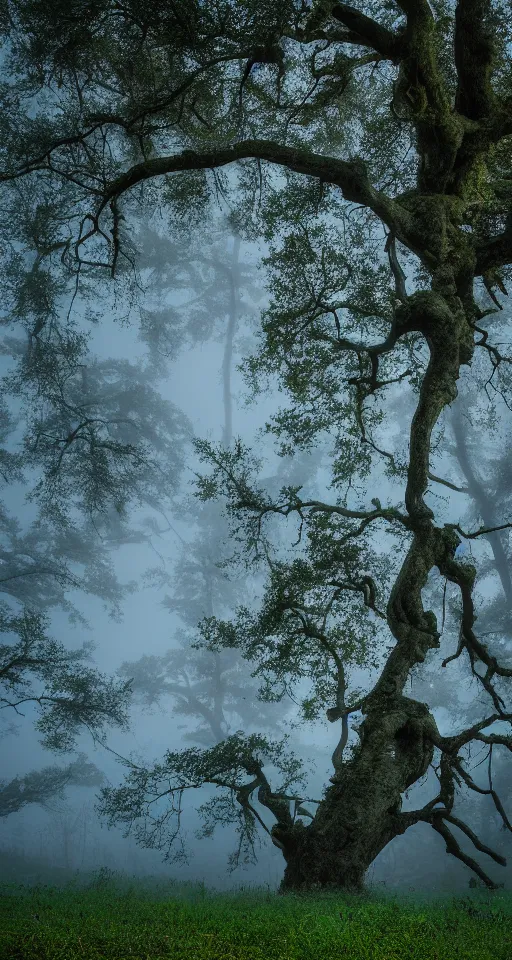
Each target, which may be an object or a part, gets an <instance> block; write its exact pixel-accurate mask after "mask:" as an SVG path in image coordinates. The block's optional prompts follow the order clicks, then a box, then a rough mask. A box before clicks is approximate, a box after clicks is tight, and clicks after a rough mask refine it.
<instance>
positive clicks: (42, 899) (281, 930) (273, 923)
mask: <svg viewBox="0 0 512 960" xmlns="http://www.w3.org/2000/svg"><path fill="white" fill-rule="evenodd" d="M0 958H1V960H78V958H80V960H84V958H87V960H128V958H130V960H178V958H180V960H340V958H346V960H420V958H421V960H453V958H459V960H469V958H471V960H511V958H512V895H511V894H510V893H509V892H507V893H504V892H503V891H501V890H500V891H496V892H493V893H491V894H488V893H486V892H481V891H472V892H471V894H470V895H468V896H465V897H453V898H451V899H450V900H446V899H444V900H441V899H439V900H437V901H436V900H429V901H424V902H421V901H420V900H418V899H415V900H414V901H413V900H411V899H408V898H404V897H401V898H400V900H398V898H397V896H396V895H393V896H392V897H391V898H390V897H389V895H385V896H384V895H380V894H377V895H376V894H373V893H372V894H369V895H368V896H365V897H363V898H361V897H359V898H357V899H355V898H350V897H347V896H346V895H343V896H341V895H337V894H334V893H332V894H323V895H315V896H313V895H308V896H297V895H294V894H286V895H285V896H279V895H277V894H276V893H275V892H273V891H271V890H269V889H265V888H259V889H256V888H250V889H244V888H243V887H242V888H240V890H238V891H236V892H235V893H219V892H211V891H208V890H207V889H206V888H205V886H204V885H203V884H198V885H195V886H191V885H190V884H178V883H175V882H173V883H166V884H165V888H164V887H163V886H162V885H160V886H155V885H150V886H149V887H148V885H147V884H144V883H141V882H139V881H138V880H137V879H136V878H133V880H131V881H129V880H128V879H126V878H125V879H122V878H120V877H119V876H116V875H112V874H111V873H110V871H100V872H99V873H98V874H97V875H96V876H95V877H94V879H93V880H92V882H89V883H88V885H87V886H83V885H82V886H80V885H79V881H78V879H77V881H74V882H73V883H71V884H68V885H67V886H65V887H55V886H53V887H52V886H46V885H38V886H27V885H23V884H19V883H2V884H0Z"/></svg>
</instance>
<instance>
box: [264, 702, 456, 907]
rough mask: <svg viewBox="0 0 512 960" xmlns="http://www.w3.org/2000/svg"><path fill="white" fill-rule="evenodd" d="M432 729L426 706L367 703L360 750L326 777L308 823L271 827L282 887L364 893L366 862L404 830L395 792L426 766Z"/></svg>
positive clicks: (368, 862)
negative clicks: (282, 864) (282, 865)
mask: <svg viewBox="0 0 512 960" xmlns="http://www.w3.org/2000/svg"><path fill="white" fill-rule="evenodd" d="M433 732H437V728H436V725H435V721H434V720H433V718H432V717H431V716H430V714H429V711H428V707H427V706H426V705H425V704H423V703H418V702H417V701H415V700H410V699H408V698H407V697H401V696H398V697H396V698H394V700H393V702H392V704H391V703H390V702H389V701H387V702H386V711H385V713H384V712H383V710H382V705H381V706H379V705H378V702H377V701H375V702H374V705H373V709H372V710H371V711H369V713H368V714H367V715H366V718H365V720H364V722H363V724H362V725H361V728H360V732H359V735H360V737H361V745H360V749H359V752H358V753H357V755H356V756H355V757H354V758H353V759H352V760H351V761H349V762H348V763H346V764H345V765H344V766H343V768H342V770H341V772H339V773H338V774H336V775H335V776H334V777H333V778H332V780H333V781H334V783H333V785H332V786H330V787H328V788H327V791H326V794H325V799H324V800H323V802H322V803H321V804H320V806H319V808H318V811H317V814H316V816H315V819H314V821H313V822H312V823H311V824H310V825H308V827H304V825H303V824H302V823H300V822H299V823H297V824H295V825H294V827H293V829H292V830H291V831H287V830H286V829H284V830H283V829H282V828H281V829H280V827H279V825H277V826H275V827H274V828H273V831H272V833H273V836H274V837H275V839H277V840H279V841H280V842H281V843H282V844H283V847H284V849H283V856H284V858H285V860H286V869H285V873H284V878H283V881H282V884H281V890H282V891H286V890H292V889H293V890H309V889H315V888H322V889H329V888H340V889H346V890H352V891H354V892H363V891H364V877H365V874H366V871H367V870H368V867H369V866H370V865H371V864H372V863H373V861H374V860H375V858H376V857H377V856H378V855H379V853H380V852H381V850H383V849H384V847H385V846H386V844H388V843H389V841H390V840H392V839H393V837H396V836H398V835H399V834H401V833H403V832H404V830H405V829H406V827H405V825H404V824H403V823H401V822H400V819H399V818H398V817H397V814H398V813H399V812H400V807H401V803H402V798H401V794H402V792H403V791H404V790H405V789H407V787H409V786H411V784H413V783H415V782H416V780H417V779H418V778H419V777H421V776H423V774H425V773H426V772H427V770H428V766H429V764H430V763H431V762H432V757H433V753H434V743H433V739H432V733H433Z"/></svg>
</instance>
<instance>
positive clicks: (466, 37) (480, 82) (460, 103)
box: [454, 0, 495, 120]
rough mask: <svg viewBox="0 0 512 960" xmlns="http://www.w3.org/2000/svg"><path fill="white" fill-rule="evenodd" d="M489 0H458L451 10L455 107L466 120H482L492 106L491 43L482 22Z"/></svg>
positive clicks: (490, 36)
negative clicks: (453, 29) (453, 24)
mask: <svg viewBox="0 0 512 960" xmlns="http://www.w3.org/2000/svg"><path fill="white" fill-rule="evenodd" d="M490 7H491V4H490V0H459V2H458V3H457V7H456V10H455V33H454V58H455V68H456V70H457V77H458V83H457V92H456V94H455V109H456V110H457V111H458V112H459V113H463V114H464V116H466V117H468V118H469V119H470V120H485V119H486V118H487V117H490V116H491V114H492V113H493V110H494V100H495V97H494V92H493V89H492V86H491V72H492V65H493V59H494V51H495V44H494V41H493V36H492V32H491V31H490V30H489V28H488V26H487V25H486V20H487V17H488V15H489V12H490Z"/></svg>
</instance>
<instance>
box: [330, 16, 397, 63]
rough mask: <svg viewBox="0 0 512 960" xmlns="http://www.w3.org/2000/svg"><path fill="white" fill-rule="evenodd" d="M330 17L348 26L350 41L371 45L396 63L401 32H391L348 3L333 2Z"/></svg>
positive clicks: (366, 45) (365, 45)
mask: <svg viewBox="0 0 512 960" xmlns="http://www.w3.org/2000/svg"><path fill="white" fill-rule="evenodd" d="M331 17H332V18H333V19H334V20H338V21H339V22H340V23H342V24H343V25H344V26H345V27H348V29H349V30H350V33H351V35H352V37H353V38H357V39H351V41H350V42H351V43H360V44H361V46H364V47H371V48H372V50H375V51H376V52H377V53H379V54H380V55H381V57H384V58H385V59H386V60H391V61H393V63H397V62H398V60H399V58H400V55H401V53H402V47H403V33H402V32H400V33H393V31H392V30H388V29H387V27H383V26H382V25H381V24H380V23H377V21H376V20H372V18H371V17H367V16H366V14H364V13H362V12H361V11H360V10H357V9H356V8H355V7H353V6H351V4H349V3H335V4H334V6H333V8H332V10H331Z"/></svg>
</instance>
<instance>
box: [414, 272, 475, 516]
mask: <svg viewBox="0 0 512 960" xmlns="http://www.w3.org/2000/svg"><path fill="white" fill-rule="evenodd" d="M449 289H450V290H454V287H453V284H452V286H451V288H449ZM401 309H403V310H407V315H408V324H409V326H410V327H411V328H412V329H417V330H421V332H422V333H423V334H424V335H425V338H426V340H427V342H428V345H429V348H430V360H429V364H428V367H427V371H426V373H425V377H424V379H423V382H422V385H421V390H420V397H419V402H418V405H417V408H416V411H415V413H414V417H413V420H412V424H411V440H410V457H409V470H408V479H407V487H406V493H405V503H406V507H407V510H408V513H409V515H410V517H411V519H416V518H417V519H420V518H422V517H430V518H432V516H433V514H432V512H431V510H430V509H429V508H428V507H426V505H425V504H424V502H423V495H424V493H425V491H426V489H427V486H428V473H429V455H430V437H431V434H432V430H433V428H434V426H435V424H436V422H437V420H438V418H439V416H440V414H441V412H442V410H443V409H444V407H445V406H447V405H448V404H449V403H451V402H452V401H453V400H454V399H455V397H456V396H457V389H456V385H455V384H456V381H457V379H458V377H459V366H460V363H461V361H463V362H468V359H470V356H468V353H469V350H468V331H467V330H466V329H465V327H466V326H467V324H466V322H465V318H464V317H463V315H461V312H460V309H459V311H458V312H457V315H454V313H453V312H452V310H451V309H450V308H449V306H448V304H447V302H446V297H443V296H441V295H440V294H439V293H437V292H434V291H433V290H432V291H419V292H417V293H415V294H413V295H412V296H411V297H409V298H408V304H407V307H406V308H401ZM461 344H463V347H464V352H463V357H461V349H460V347H461Z"/></svg>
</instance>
